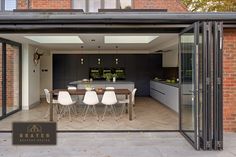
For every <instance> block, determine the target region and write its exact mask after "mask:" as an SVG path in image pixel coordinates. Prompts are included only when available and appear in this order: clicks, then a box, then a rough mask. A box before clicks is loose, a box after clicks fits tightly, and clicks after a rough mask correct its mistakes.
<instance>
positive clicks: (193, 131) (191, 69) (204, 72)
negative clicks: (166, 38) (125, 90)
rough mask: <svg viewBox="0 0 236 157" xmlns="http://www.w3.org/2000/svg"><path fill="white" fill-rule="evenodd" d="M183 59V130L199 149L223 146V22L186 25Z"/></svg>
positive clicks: (181, 38) (181, 48) (182, 38)
mask: <svg viewBox="0 0 236 157" xmlns="http://www.w3.org/2000/svg"><path fill="white" fill-rule="evenodd" d="M216 25H217V26H216ZM216 27H217V28H216ZM179 60H180V68H179V75H180V89H179V101H180V102H179V104H180V132H181V133H182V135H183V136H184V137H185V138H186V139H187V140H188V141H189V142H190V143H191V144H192V145H193V147H194V148H196V149H197V150H199V149H204V150H209V149H222V140H223V138H222V136H223V133H222V130H223V127H222V83H221V82H220V80H222V79H221V78H222V23H221V25H220V24H219V23H217V22H215V23H214V22H201V23H199V22H196V23H194V24H193V25H191V26H189V27H188V28H186V29H184V30H183V31H182V32H181V33H180V35H179ZM214 141H215V143H214ZM216 141H217V142H216ZM216 145H218V147H217V148H216Z"/></svg>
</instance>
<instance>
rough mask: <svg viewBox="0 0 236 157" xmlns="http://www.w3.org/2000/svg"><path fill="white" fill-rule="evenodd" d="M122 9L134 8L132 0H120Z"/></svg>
mask: <svg viewBox="0 0 236 157" xmlns="http://www.w3.org/2000/svg"><path fill="white" fill-rule="evenodd" d="M120 9H132V0H120Z"/></svg>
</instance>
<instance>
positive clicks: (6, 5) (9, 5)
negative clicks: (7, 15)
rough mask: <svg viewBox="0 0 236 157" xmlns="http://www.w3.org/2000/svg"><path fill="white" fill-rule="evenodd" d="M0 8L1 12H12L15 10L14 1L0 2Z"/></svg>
mask: <svg viewBox="0 0 236 157" xmlns="http://www.w3.org/2000/svg"><path fill="white" fill-rule="evenodd" d="M0 1H1V3H0V7H1V10H2V11H12V10H14V9H16V0H0Z"/></svg>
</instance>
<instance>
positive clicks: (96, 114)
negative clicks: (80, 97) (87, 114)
mask: <svg viewBox="0 0 236 157" xmlns="http://www.w3.org/2000/svg"><path fill="white" fill-rule="evenodd" d="M93 110H94V113H95V116H97V121H99V117H98V113H97V110H96V107H95V105H93Z"/></svg>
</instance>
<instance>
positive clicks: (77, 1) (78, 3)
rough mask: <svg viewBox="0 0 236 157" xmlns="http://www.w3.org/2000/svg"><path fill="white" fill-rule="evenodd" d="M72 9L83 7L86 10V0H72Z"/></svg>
mask: <svg viewBox="0 0 236 157" xmlns="http://www.w3.org/2000/svg"><path fill="white" fill-rule="evenodd" d="M73 9H83V10H84V12H85V11H86V0H73Z"/></svg>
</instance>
